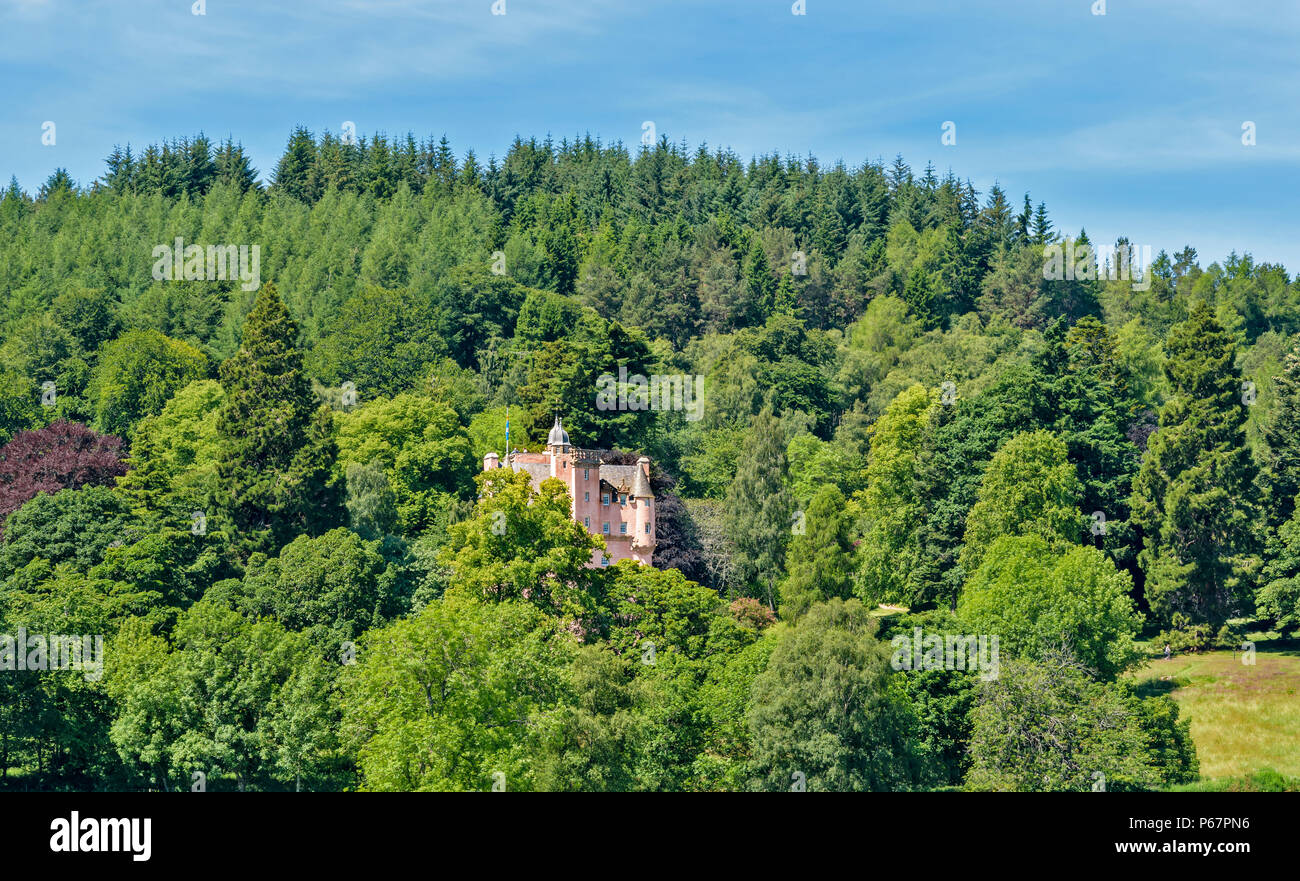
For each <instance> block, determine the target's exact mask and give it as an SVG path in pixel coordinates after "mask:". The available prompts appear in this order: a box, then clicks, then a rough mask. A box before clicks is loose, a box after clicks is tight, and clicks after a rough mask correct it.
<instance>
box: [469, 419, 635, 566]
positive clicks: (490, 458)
mask: <svg viewBox="0 0 1300 881" xmlns="http://www.w3.org/2000/svg"><path fill="white" fill-rule="evenodd" d="M602 452H604V451H603V450H580V449H577V448H575V447H573V446H571V445H570V444H569V433H568V432H567V431H565V430H564V428H563V427H561V425H560V418H559V417H558V416H557V417H555V425H553V426H552V427H551V433H550V434H549V435H548V436H547V438H546V452H544V453H521V452H518V451H515V452H510V453H507V454H506V467H507V468H513V469H514V470H515V471H527V472H528V474H529V476H530V477H531V478H532V484H533V487H534V488H536V487H538V486H540V485H541V482H542V481H543V480H546V479H547V478H550V477H554V478H557V479H559V480H562V481H564V485H565V486H566V487H568V490H569V510H570V512H571V516H572V517H573V519H574V520H576V521H577V522H579V523H581V524H582V525H583V526H585V527H586V528H587V531H588V532H590V533H591V534H593V535H599V536H600V537H602V538H603V539H605V552H604V554H602V553H601V552H600V551H599V550H597V551H593V552H592V555H591V565H593V566H608V565H610V564H612V563H617V562H618V561H619V560H636V561H637V562H638V563H644V564H646V565H647V566H648V565H650V560H651V558H653V557H654V552H655V507H654V505H655V498H654V493H652V492H650V460H649V459H647V458H646V457H645V456H642V457H641V458H640V459H638V460H637V463H636V464H635V465H602V464H601V462H600V456H601V453H602ZM499 467H501V465H500V460H499V458H498V457H497V454H496V453H488V454H487V455H486V456H484V457H483V470H484V471H491V470H492V469H493V468H499Z"/></svg>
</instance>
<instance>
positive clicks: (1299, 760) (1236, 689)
mask: <svg viewBox="0 0 1300 881" xmlns="http://www.w3.org/2000/svg"><path fill="white" fill-rule="evenodd" d="M1252 636H1253V635H1252ZM1133 675H1134V678H1135V679H1136V681H1137V682H1138V684H1139V688H1140V689H1142V690H1143V691H1144V692H1147V693H1150V694H1169V695H1171V696H1172V697H1173V698H1174V700H1176V701H1178V705H1179V707H1180V708H1181V710H1182V713H1183V716H1184V717H1185V718H1190V719H1191V720H1192V739H1193V740H1194V741H1195V742H1196V751H1197V755H1198V756H1199V757H1200V760H1201V779H1202V781H1203V783H1202V786H1203V785H1204V784H1205V783H1206V782H1209V781H1214V780H1217V779H1221V778H1246V777H1250V776H1251V775H1257V774H1259V773H1261V772H1265V771H1273V772H1276V773H1277V774H1281V775H1285V776H1286V777H1300V644H1297V642H1296V641H1295V640H1291V641H1289V642H1283V641H1281V640H1270V641H1266V642H1265V641H1260V642H1257V643H1256V655H1255V663H1254V665H1249V664H1244V663H1242V655H1241V653H1240V652H1232V651H1225V650H1218V651H1210V652H1203V653H1201V654H1189V655H1175V656H1174V657H1173V658H1171V659H1170V660H1168V661H1166V660H1165V659H1164V658H1159V659H1156V660H1154V661H1151V662H1149V663H1147V664H1145V665H1144V666H1142V667H1141V668H1139V669H1138V670H1137V671H1136V672H1135V673H1134V674H1133Z"/></svg>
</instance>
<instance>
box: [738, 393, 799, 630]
mask: <svg viewBox="0 0 1300 881" xmlns="http://www.w3.org/2000/svg"><path fill="white" fill-rule="evenodd" d="M782 435H783V432H782V430H781V424H780V422H779V421H778V420H777V418H776V416H775V415H774V413H773V411H772V404H771V403H770V402H769V403H768V404H766V405H764V407H763V409H762V410H760V411H759V414H758V415H757V416H756V417H754V421H753V424H752V425H751V426H750V429H749V434H748V437H747V438H746V442H745V450H744V452H743V453H742V455H741V460H740V466H739V468H737V470H736V478H735V480H734V481H732V484H731V489H730V490H729V491H728V492H727V515H726V531H727V533H728V535H729V536H730V537H731V540H732V542H734V544H735V547H736V556H735V567H736V574H737V576H738V578H739V580H740V581H742V582H744V583H745V584H747V585H748V586H749V588H750V590H752V591H754V592H755V593H756V595H757V596H758V598H760V599H762V600H764V601H765V602H766V603H767V604H768V606H769V607H771V608H772V609H773V610H775V609H776V603H777V596H776V594H777V581H778V580H779V579H780V577H781V570H782V566H783V564H784V562H785V545H786V541H787V540H788V538H789V537H790V535H791V528H792V525H793V523H792V517H793V509H794V505H793V502H792V500H791V498H790V493H789V490H787V489H786V485H785V476H786V467H787V466H786V458H785V443H784V438H783V436H782Z"/></svg>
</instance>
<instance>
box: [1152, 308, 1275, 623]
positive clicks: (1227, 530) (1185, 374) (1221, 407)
mask: <svg viewBox="0 0 1300 881" xmlns="http://www.w3.org/2000/svg"><path fill="white" fill-rule="evenodd" d="M1165 348H1166V352H1167V353H1168V359H1167V360H1166V362H1165V375H1166V377H1167V378H1168V380H1169V384H1170V388H1171V390H1172V394H1171V396H1170V398H1169V400H1168V402H1166V404H1165V405H1164V407H1162V408H1161V410H1160V427H1159V429H1158V430H1157V431H1156V433H1155V434H1154V435H1153V436H1152V438H1151V442H1150V444H1149V446H1148V447H1147V455H1146V458H1145V459H1144V461H1143V463H1142V469H1141V471H1140V472H1139V473H1138V476H1137V479H1136V480H1135V481H1134V487H1133V498H1132V506H1133V522H1134V523H1135V524H1136V525H1137V526H1138V527H1139V528H1140V529H1141V530H1142V534H1143V539H1144V548H1143V550H1142V552H1141V553H1140V554H1139V557H1138V559H1139V562H1140V563H1141V565H1142V568H1143V570H1144V571H1145V572H1146V578H1147V582H1146V597H1147V601H1148V602H1149V603H1150V605H1151V609H1152V611H1153V612H1154V613H1155V614H1156V615H1157V616H1158V617H1160V618H1162V619H1163V620H1166V621H1168V620H1172V617H1173V614H1174V613H1176V612H1178V613H1182V614H1183V615H1186V616H1187V617H1188V618H1190V619H1191V620H1192V621H1194V622H1207V623H1209V624H1212V625H1214V624H1220V623H1222V622H1223V621H1224V620H1226V619H1227V618H1228V617H1230V616H1231V615H1232V614H1233V613H1235V612H1237V611H1240V610H1242V609H1244V608H1246V607H1247V605H1248V597H1249V592H1250V588H1251V580H1252V576H1253V573H1254V571H1255V570H1256V569H1257V567H1258V559H1256V558H1255V557H1254V553H1255V552H1256V551H1257V541H1256V539H1255V532H1256V530H1257V517H1258V515H1259V511H1258V506H1257V500H1256V497H1255V477H1256V473H1255V471H1256V469H1255V465H1254V462H1253V460H1252V459H1251V455H1250V449H1249V447H1248V446H1247V444H1246V432H1245V422H1246V408H1245V407H1244V406H1243V403H1242V400H1241V395H1242V391H1241V386H1242V382H1241V374H1240V373H1239V372H1238V370H1237V368H1236V366H1235V361H1236V355H1237V344H1236V341H1235V340H1234V338H1233V336H1232V334H1231V333H1230V332H1229V331H1227V330H1225V329H1224V328H1223V326H1222V325H1221V324H1220V323H1219V322H1218V320H1217V319H1216V318H1215V316H1214V312H1213V310H1211V308H1210V307H1209V306H1208V305H1207V304H1206V303H1205V302H1204V301H1198V302H1197V303H1196V305H1195V306H1193V308H1192V312H1191V315H1190V316H1189V317H1188V319H1187V320H1186V321H1184V322H1182V323H1180V324H1176V325H1174V326H1173V328H1171V329H1170V331H1169V339H1168V341H1167V343H1166V346H1165Z"/></svg>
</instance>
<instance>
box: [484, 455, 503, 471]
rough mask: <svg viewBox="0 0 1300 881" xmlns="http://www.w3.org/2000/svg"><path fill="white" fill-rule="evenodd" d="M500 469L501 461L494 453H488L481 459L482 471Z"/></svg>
mask: <svg viewBox="0 0 1300 881" xmlns="http://www.w3.org/2000/svg"><path fill="white" fill-rule="evenodd" d="M500 467H501V460H500V459H499V458H498V457H497V454H496V453H488V454H487V455H486V456H484V457H483V470H484V471H491V470H493V469H494V468H500Z"/></svg>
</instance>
